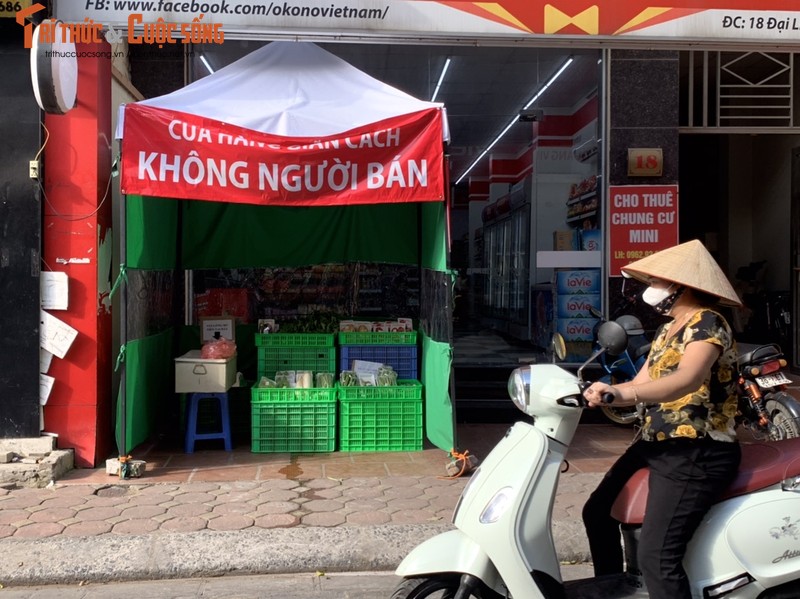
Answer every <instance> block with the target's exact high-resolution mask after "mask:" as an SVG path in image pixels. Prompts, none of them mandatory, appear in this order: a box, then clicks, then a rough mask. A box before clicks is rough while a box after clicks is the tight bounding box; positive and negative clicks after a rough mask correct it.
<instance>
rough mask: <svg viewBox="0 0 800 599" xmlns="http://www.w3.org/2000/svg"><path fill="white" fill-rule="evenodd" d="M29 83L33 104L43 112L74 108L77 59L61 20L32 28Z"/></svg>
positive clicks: (59, 111)
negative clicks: (31, 86)
mask: <svg viewBox="0 0 800 599" xmlns="http://www.w3.org/2000/svg"><path fill="white" fill-rule="evenodd" d="M31 82H32V83H33V94H34V95H35V96H36V103H37V104H38V105H39V107H40V108H41V109H42V110H44V111H45V112H49V113H52V114H65V113H66V112H68V111H69V110H71V109H72V108H74V107H75V102H76V100H77V92H78V58H77V54H76V52H75V43H74V42H73V41H72V40H71V36H70V31H69V29H68V28H67V26H66V25H64V23H62V22H61V21H55V20H48V21H44V22H42V23H40V24H39V25H38V26H37V27H36V29H34V30H33V40H32V45H31Z"/></svg>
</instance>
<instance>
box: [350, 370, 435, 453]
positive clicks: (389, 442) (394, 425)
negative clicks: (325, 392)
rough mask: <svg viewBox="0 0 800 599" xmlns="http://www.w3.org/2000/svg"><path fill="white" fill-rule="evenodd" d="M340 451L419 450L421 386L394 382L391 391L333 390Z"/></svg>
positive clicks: (385, 388) (412, 383) (353, 388)
mask: <svg viewBox="0 0 800 599" xmlns="http://www.w3.org/2000/svg"><path fill="white" fill-rule="evenodd" d="M337 391H338V395H339V449H340V451H419V450H421V449H422V384H421V383H420V382H419V381H416V380H398V381H397V385H396V386H393V387H342V386H338V387H337Z"/></svg>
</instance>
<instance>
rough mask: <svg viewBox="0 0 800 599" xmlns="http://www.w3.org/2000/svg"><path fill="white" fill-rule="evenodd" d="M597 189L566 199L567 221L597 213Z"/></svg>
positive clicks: (574, 220) (577, 219) (570, 221)
mask: <svg viewBox="0 0 800 599" xmlns="http://www.w3.org/2000/svg"><path fill="white" fill-rule="evenodd" d="M597 202H598V197H597V190H592V191H590V192H588V193H585V194H582V195H580V196H577V197H574V198H570V199H569V200H567V222H568V223H572V222H576V221H579V220H582V219H585V218H590V217H592V216H595V215H596V214H597Z"/></svg>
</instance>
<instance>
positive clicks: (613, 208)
mask: <svg viewBox="0 0 800 599" xmlns="http://www.w3.org/2000/svg"><path fill="white" fill-rule="evenodd" d="M608 206H609V208H608V210H609V217H610V221H609V222H610V227H609V252H610V259H611V263H610V265H609V275H611V276H619V275H621V274H622V272H621V271H620V268H621V267H623V266H625V265H626V264H629V263H630V262H633V261H634V260H639V259H640V258H644V257H645V256H649V255H650V254H654V253H655V252H657V251H659V250H663V249H666V248H668V247H672V246H673V245H677V243H678V186H677V185H620V186H612V187H609V189H608Z"/></svg>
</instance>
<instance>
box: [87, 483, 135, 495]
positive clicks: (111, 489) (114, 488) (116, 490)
mask: <svg viewBox="0 0 800 599" xmlns="http://www.w3.org/2000/svg"><path fill="white" fill-rule="evenodd" d="M127 493H128V487H123V486H121V485H109V486H107V487H100V488H99V489H97V491H95V495H97V496H98V497H122V496H123V495H126V494H127Z"/></svg>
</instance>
